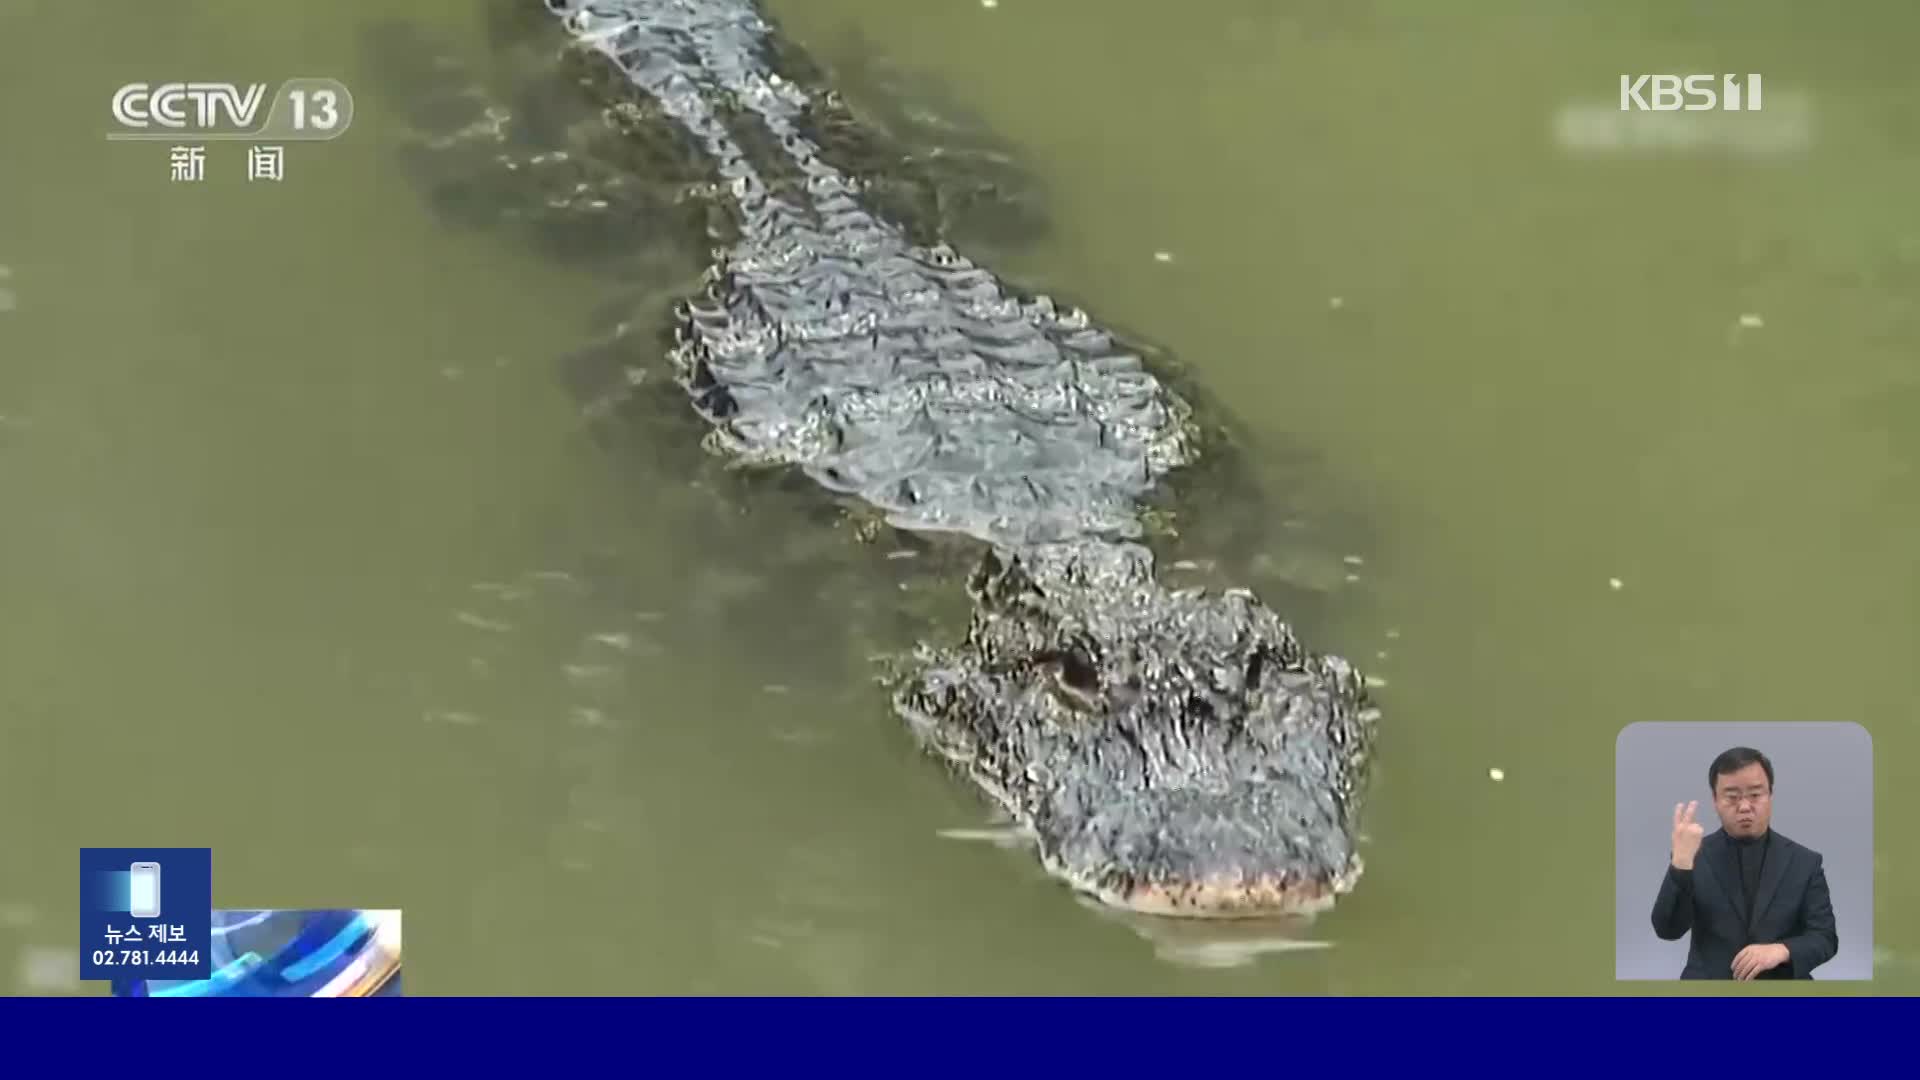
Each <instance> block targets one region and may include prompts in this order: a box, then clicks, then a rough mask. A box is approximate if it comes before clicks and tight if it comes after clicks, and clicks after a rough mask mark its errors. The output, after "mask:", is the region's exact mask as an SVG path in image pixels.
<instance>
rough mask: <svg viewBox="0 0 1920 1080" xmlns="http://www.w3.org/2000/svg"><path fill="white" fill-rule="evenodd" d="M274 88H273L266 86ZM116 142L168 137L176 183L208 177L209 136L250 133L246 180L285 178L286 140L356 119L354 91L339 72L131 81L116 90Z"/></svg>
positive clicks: (320, 137) (314, 137)
mask: <svg viewBox="0 0 1920 1080" xmlns="http://www.w3.org/2000/svg"><path fill="white" fill-rule="evenodd" d="M269 90H272V94H271V96H269V94H268V91H269ZM110 112H111V113H112V117H113V127H112V129H111V130H109V131H108V132H107V138H108V139H110V140H113V141H116V142H166V143H169V144H171V145H170V146H169V147H168V150H167V169H168V175H169V177H170V178H171V179H172V180H173V182H175V183H197V182H199V181H203V180H205V179H206V178H207V157H208V153H207V147H206V146H204V145H202V144H203V143H207V142H226V141H235V140H240V141H251V142H252V143H253V144H254V145H252V146H249V147H248V148H247V151H246V157H245V164H246V178H247V181H248V182H249V183H252V182H255V181H267V182H273V183H277V182H279V181H281V180H284V179H285V178H286V146H285V145H284V144H286V143H289V142H325V141H328V140H331V139H337V138H339V137H340V136H342V135H344V134H346V131H347V128H348V127H349V126H351V125H352V123H353V94H352V92H351V91H349V90H348V89H347V88H346V86H345V84H343V83H341V82H339V81H338V80H336V79H320V78H301V79H288V80H286V81H284V82H282V83H280V84H278V86H277V88H276V87H275V85H274V84H272V83H224V82H166V83H144V82H136V83H128V84H126V85H125V86H122V87H120V88H119V89H118V90H116V91H114V94H113V98H112V101H111V107H110Z"/></svg>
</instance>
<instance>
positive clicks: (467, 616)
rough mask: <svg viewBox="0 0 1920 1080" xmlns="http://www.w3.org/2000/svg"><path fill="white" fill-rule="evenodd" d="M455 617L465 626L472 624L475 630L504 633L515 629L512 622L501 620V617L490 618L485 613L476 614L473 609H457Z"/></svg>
mask: <svg viewBox="0 0 1920 1080" xmlns="http://www.w3.org/2000/svg"><path fill="white" fill-rule="evenodd" d="M453 617H454V620H455V621H456V622H459V623H461V624H462V625H465V626H471V627H473V628H474V629H475V630H486V631H488V632H490V633H495V634H504V633H506V632H508V631H509V630H512V629H513V624H512V623H507V622H501V621H500V620H499V619H489V618H487V617H486V616H485V615H475V614H474V613H473V612H471V611H456V612H454V613H453Z"/></svg>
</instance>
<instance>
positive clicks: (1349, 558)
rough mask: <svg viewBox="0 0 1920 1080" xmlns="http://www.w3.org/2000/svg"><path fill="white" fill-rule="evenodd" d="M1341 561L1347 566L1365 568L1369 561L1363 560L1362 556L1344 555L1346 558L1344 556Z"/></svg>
mask: <svg viewBox="0 0 1920 1080" xmlns="http://www.w3.org/2000/svg"><path fill="white" fill-rule="evenodd" d="M1340 561H1341V562H1343V563H1346V564H1347V565H1348V566H1365V565H1367V560H1365V559H1363V558H1361V557H1360V556H1358V555H1344V556H1342V557H1341V559H1340Z"/></svg>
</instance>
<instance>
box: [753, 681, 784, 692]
mask: <svg viewBox="0 0 1920 1080" xmlns="http://www.w3.org/2000/svg"><path fill="white" fill-rule="evenodd" d="M760 689H761V690H762V691H763V692H765V693H769V694H785V693H789V692H790V688H789V687H787V686H786V685H784V684H782V683H777V682H770V683H768V684H767V685H765V686H762V687H761V688H760Z"/></svg>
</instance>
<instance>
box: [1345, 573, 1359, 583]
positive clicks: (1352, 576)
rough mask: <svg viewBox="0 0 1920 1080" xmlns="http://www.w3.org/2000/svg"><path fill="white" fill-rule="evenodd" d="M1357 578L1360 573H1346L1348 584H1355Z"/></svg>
mask: <svg viewBox="0 0 1920 1080" xmlns="http://www.w3.org/2000/svg"><path fill="white" fill-rule="evenodd" d="M1359 580H1360V575H1359V574H1348V575H1347V584H1349V585H1353V584H1355V583H1357V582H1358V581H1359Z"/></svg>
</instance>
